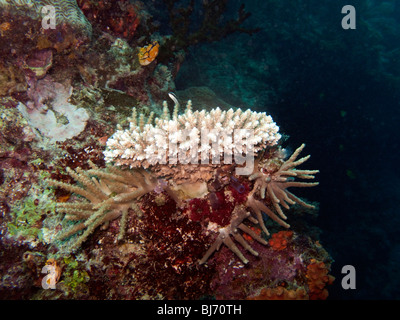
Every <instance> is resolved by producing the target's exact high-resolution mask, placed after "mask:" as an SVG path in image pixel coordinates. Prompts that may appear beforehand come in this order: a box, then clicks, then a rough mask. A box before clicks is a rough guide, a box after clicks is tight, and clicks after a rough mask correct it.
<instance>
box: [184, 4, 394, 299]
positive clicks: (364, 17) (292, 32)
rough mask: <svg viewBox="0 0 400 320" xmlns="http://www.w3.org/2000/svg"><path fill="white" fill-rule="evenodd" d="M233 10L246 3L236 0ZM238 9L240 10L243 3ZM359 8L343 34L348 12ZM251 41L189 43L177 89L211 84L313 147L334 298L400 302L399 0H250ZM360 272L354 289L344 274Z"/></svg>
mask: <svg viewBox="0 0 400 320" xmlns="http://www.w3.org/2000/svg"><path fill="white" fill-rule="evenodd" d="M231 4H233V5H232V7H231V10H232V12H231V13H232V14H234V12H235V10H236V9H237V8H238V5H239V2H238V3H237V4H236V3H235V1H232V2H231ZM235 4H236V7H235ZM347 4H351V5H353V6H354V8H355V9H356V29H355V30H344V29H343V28H342V25H341V20H342V18H343V17H344V14H342V13H341V9H342V7H343V6H344V5H347ZM246 8H247V10H248V11H250V12H252V13H253V15H252V16H251V17H250V18H249V19H248V20H247V21H246V24H245V25H246V26H248V27H255V26H256V27H260V28H261V31H260V32H258V33H257V34H254V35H252V36H249V35H245V34H237V35H233V36H230V37H229V38H227V39H225V40H223V41H220V42H218V43H212V44H208V45H202V46H198V47H194V48H192V49H191V51H190V54H189V56H188V57H187V60H186V62H185V64H184V65H183V66H182V70H181V72H180V74H179V77H178V79H177V87H178V89H185V88H187V87H190V86H208V87H210V88H211V89H213V90H214V91H215V92H216V93H217V94H218V95H219V96H220V97H221V98H223V99H224V100H225V101H226V102H228V103H231V104H233V105H236V106H241V105H243V106H249V107H251V108H253V109H258V110H262V111H268V112H269V113H270V114H271V115H272V116H273V118H274V120H275V121H276V122H277V123H278V124H279V125H280V128H281V131H282V132H284V133H285V134H288V135H289V136H290V139H289V140H288V141H287V143H286V145H287V146H288V147H290V148H292V149H294V148H296V147H297V146H299V145H300V144H301V143H303V142H305V143H306V145H307V148H306V150H307V152H308V153H310V154H311V155H312V157H311V159H310V160H309V162H308V163H307V168H311V169H314V168H318V169H319V170H320V171H321V173H320V174H319V176H318V179H319V181H320V185H319V186H318V187H317V188H313V190H311V189H310V190H307V192H305V191H304V192H303V193H302V195H303V196H305V197H306V198H308V199H311V200H316V201H319V202H320V213H319V218H318V220H317V225H318V227H319V228H321V230H322V234H321V243H322V244H323V246H324V247H325V248H326V249H327V250H328V251H329V253H330V254H331V255H332V257H333V259H334V260H335V262H334V263H333V265H332V274H333V275H334V276H336V279H337V280H336V281H335V284H334V286H333V288H331V289H330V298H333V299H399V298H400V289H399V288H400V272H399V263H400V234H399V222H400V212H399V209H398V203H399V199H400V197H399V196H400V184H399V182H400V172H399V166H398V165H399V160H400V152H399V133H398V132H399V123H400V112H399V108H400V1H394V0H392V1H367V0H363V1H350V2H348V1H334V3H333V2H332V1H322V2H321V1H311V0H310V1H271V0H265V1H255V0H254V1H246ZM344 265H353V266H354V267H355V269H356V272H357V273H356V289H355V290H344V289H343V288H342V287H341V279H342V277H343V275H342V274H341V269H342V267H343V266H344Z"/></svg>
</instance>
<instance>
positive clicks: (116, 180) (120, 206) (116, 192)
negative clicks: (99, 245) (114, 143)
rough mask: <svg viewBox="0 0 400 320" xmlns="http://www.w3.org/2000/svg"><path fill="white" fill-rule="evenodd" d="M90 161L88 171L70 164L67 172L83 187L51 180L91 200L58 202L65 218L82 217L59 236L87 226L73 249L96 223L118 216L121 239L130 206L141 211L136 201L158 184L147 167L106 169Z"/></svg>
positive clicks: (57, 185)
mask: <svg viewBox="0 0 400 320" xmlns="http://www.w3.org/2000/svg"><path fill="white" fill-rule="evenodd" d="M89 164H90V166H91V168H92V169H90V170H87V171H83V170H82V169H81V168H77V169H76V171H74V170H72V169H70V168H67V172H68V173H69V174H70V175H71V177H73V178H74V179H75V180H77V181H78V182H79V183H81V184H82V187H81V186H76V185H70V184H67V183H64V182H60V181H56V180H49V184H50V185H52V186H55V187H60V188H63V189H65V190H67V191H70V192H73V193H76V194H78V195H80V196H82V197H84V198H86V199H87V200H88V201H86V202H75V203H58V204H57V211H58V212H61V213H65V214H66V216H65V219H66V220H72V221H80V222H79V223H77V224H76V225H74V226H73V227H72V228H70V229H69V230H67V231H65V232H63V233H62V234H61V235H59V236H58V237H57V240H63V239H65V238H68V237H70V236H72V235H74V234H76V233H78V232H79V231H81V230H84V232H83V233H82V234H81V235H79V236H78V237H77V238H76V240H75V242H74V244H73V245H72V246H71V249H72V250H76V249H77V248H79V247H80V245H81V244H82V243H83V242H84V241H85V240H86V239H87V237H88V236H89V235H90V234H91V233H92V232H93V231H94V230H95V229H96V228H97V227H99V226H101V225H107V223H108V222H109V221H111V220H114V219H116V218H119V217H121V221H120V231H119V235H118V240H121V239H122V238H123V236H124V233H125V227H126V221H127V215H128V211H129V209H130V208H132V209H133V210H134V211H135V212H136V213H137V214H138V215H140V214H141V211H140V208H139V207H138V206H137V205H136V202H135V201H136V200H137V199H138V198H140V197H141V196H142V195H144V194H146V193H148V192H150V191H151V190H152V189H154V187H155V186H156V184H157V180H156V179H155V177H154V176H152V175H151V174H150V173H148V172H147V171H145V170H144V169H135V170H130V171H123V170H120V169H118V168H115V167H109V168H108V169H107V170H103V169H99V168H98V167H96V165H95V164H94V163H93V162H91V161H89ZM96 177H97V178H96Z"/></svg>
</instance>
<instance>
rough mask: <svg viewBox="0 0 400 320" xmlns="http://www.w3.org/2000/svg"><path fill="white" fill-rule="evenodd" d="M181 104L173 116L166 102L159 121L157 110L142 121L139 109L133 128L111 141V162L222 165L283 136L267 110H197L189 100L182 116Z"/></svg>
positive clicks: (108, 151) (131, 165) (143, 164)
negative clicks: (216, 163)
mask: <svg viewBox="0 0 400 320" xmlns="http://www.w3.org/2000/svg"><path fill="white" fill-rule="evenodd" d="M178 107H179V105H178V104H177V103H176V104H175V108H174V112H173V115H172V119H171V115H170V112H169V110H168V106H167V104H166V103H164V111H163V116H162V117H160V118H157V119H155V120H154V124H153V114H151V115H150V117H149V118H148V119H147V121H146V120H145V119H144V116H143V114H141V115H140V116H139V119H138V117H137V111H136V109H135V108H134V109H133V114H132V117H131V119H130V126H129V128H128V129H126V130H122V129H121V130H118V131H116V132H115V133H114V135H113V136H112V137H111V138H110V139H108V141H107V150H106V151H105V152H104V155H105V160H106V161H107V162H114V164H115V165H117V166H121V165H127V166H129V167H131V168H137V167H144V168H148V167H150V166H155V165H158V164H161V165H164V164H170V165H173V164H176V163H178V162H179V163H181V164H197V163H200V162H201V163H207V164H208V163H209V162H212V161H214V162H218V163H219V161H220V159H221V158H222V157H224V159H227V157H228V158H229V157H230V159H232V155H234V154H235V153H238V154H239V153H246V152H249V153H250V152H252V155H255V153H256V152H258V151H260V150H262V149H264V148H265V147H267V146H273V145H276V144H277V143H278V141H279V139H280V138H281V135H280V134H279V133H278V131H279V127H278V126H277V125H276V123H275V122H274V121H273V120H272V118H271V116H269V115H267V114H266V113H265V112H254V111H251V110H247V111H242V110H241V109H237V110H236V111H234V110H233V109H230V110H228V111H222V110H221V109H219V108H216V109H213V110H211V111H210V112H207V111H205V110H202V111H194V112H193V111H192V105H191V101H190V100H189V101H188V103H187V106H186V111H185V113H183V114H181V115H178ZM243 139H245V140H246V141H245V142H244V143H243ZM243 144H244V145H245V146H243ZM242 146H243V149H242ZM208 161H209V162H208Z"/></svg>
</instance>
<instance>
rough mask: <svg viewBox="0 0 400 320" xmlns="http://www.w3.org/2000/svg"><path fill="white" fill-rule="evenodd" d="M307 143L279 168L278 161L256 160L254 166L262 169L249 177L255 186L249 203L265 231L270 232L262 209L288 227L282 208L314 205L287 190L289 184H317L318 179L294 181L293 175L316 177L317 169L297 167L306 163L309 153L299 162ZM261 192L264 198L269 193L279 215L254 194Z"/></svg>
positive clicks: (305, 185)
mask: <svg viewBox="0 0 400 320" xmlns="http://www.w3.org/2000/svg"><path fill="white" fill-rule="evenodd" d="M304 147H305V144H302V145H301V146H300V147H299V148H297V149H296V151H295V152H294V153H293V154H292V155H291V156H290V158H289V159H288V160H286V161H285V162H284V163H283V164H282V165H281V166H280V167H279V168H278V169H277V168H276V165H275V164H271V163H270V162H268V161H267V162H265V163H263V162H262V161H260V158H258V159H257V161H256V165H255V168H259V171H258V172H255V173H253V174H252V175H250V176H249V180H255V184H254V188H253V190H252V191H251V193H250V194H249V198H248V200H247V205H248V206H249V207H250V208H252V209H253V211H254V212H255V213H256V216H257V220H258V222H259V223H260V225H261V227H262V229H263V231H264V232H265V233H266V234H267V235H269V232H268V230H267V229H266V228H265V225H264V224H263V222H262V215H261V211H263V212H265V213H266V214H267V215H268V216H269V217H270V218H271V219H272V220H274V221H275V222H277V223H279V224H280V225H281V226H283V227H285V228H289V227H290V225H288V224H287V223H286V222H284V221H283V220H286V218H287V217H286V215H285V214H284V213H283V211H282V208H281V206H282V207H284V208H285V209H289V205H294V204H295V203H297V204H300V205H301V206H303V207H305V208H314V206H313V205H310V204H308V203H306V202H304V201H303V200H301V199H300V198H298V197H296V196H295V195H294V194H293V193H291V192H290V191H288V190H286V189H287V188H289V187H313V186H316V185H318V182H301V181H294V178H299V179H314V178H315V176H314V174H316V173H318V172H319V171H318V170H298V169H295V168H296V167H297V166H299V165H301V164H302V163H304V162H306V161H307V160H308V159H309V158H310V156H309V155H308V156H306V157H303V158H301V159H299V160H297V161H296V159H297V157H298V156H299V154H300V152H301V151H302V150H303V149H304ZM258 191H259V195H260V197H261V199H265V196H266V193H267V195H268V198H269V199H270V201H271V203H272V205H273V207H274V208H275V211H276V212H277V213H278V215H279V216H278V215H276V214H275V213H274V212H273V211H272V210H271V209H270V208H268V207H267V206H266V205H264V204H263V203H262V202H261V201H260V200H257V199H256V198H255V197H254V195H255V193H257V192H258ZM282 219H283V220H282Z"/></svg>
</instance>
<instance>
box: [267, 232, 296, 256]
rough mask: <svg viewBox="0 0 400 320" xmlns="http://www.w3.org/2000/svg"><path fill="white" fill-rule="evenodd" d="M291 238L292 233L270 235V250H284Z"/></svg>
mask: <svg viewBox="0 0 400 320" xmlns="http://www.w3.org/2000/svg"><path fill="white" fill-rule="evenodd" d="M292 237H293V231H279V232H277V233H274V234H273V235H272V237H271V239H270V240H269V241H268V243H269V245H270V246H271V247H272V249H274V250H278V251H280V250H283V249H285V248H286V246H287V244H288V240H290V239H292Z"/></svg>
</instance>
